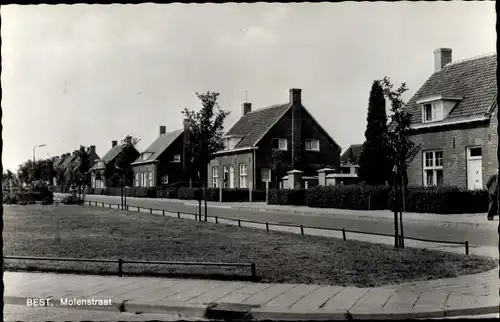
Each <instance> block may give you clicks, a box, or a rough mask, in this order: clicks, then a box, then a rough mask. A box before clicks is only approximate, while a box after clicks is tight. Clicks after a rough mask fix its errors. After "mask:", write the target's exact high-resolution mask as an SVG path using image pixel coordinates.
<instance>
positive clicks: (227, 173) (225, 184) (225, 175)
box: [224, 167, 229, 188]
mask: <svg viewBox="0 0 500 322" xmlns="http://www.w3.org/2000/svg"><path fill="white" fill-rule="evenodd" d="M228 181H229V169H228V167H224V188H227V183H228Z"/></svg>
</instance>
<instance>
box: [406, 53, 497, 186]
mask: <svg viewBox="0 0 500 322" xmlns="http://www.w3.org/2000/svg"><path fill="white" fill-rule="evenodd" d="M434 63H435V71H434V73H433V74H432V75H431V76H430V77H429V79H428V80H427V81H426V82H425V83H424V84H423V85H422V87H421V88H420V89H419V90H418V91H417V93H416V94H415V95H413V97H412V98H411V99H410V100H409V101H408V104H407V105H406V107H405V109H406V110H407V111H409V112H410V113H411V116H412V124H413V126H412V128H413V135H412V139H413V141H414V142H415V143H417V144H419V145H421V151H420V152H419V153H418V154H417V155H416V156H415V158H414V159H413V160H412V161H411V162H410V164H409V167H408V181H409V185H413V186H432V185H437V186H441V185H454V186H463V187H467V188H469V189H478V188H482V187H484V185H485V183H486V181H487V179H488V177H489V176H490V175H492V174H494V173H495V171H496V169H497V168H498V162H497V144H498V137H497V118H496V116H495V115H496V113H497V80H496V68H497V56H496V54H492V55H484V56H481V57H476V58H469V59H465V60H461V61H456V62H453V61H452V51H451V49H447V48H439V49H436V50H435V51H434Z"/></svg>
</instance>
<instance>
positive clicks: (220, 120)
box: [182, 91, 230, 183]
mask: <svg viewBox="0 0 500 322" xmlns="http://www.w3.org/2000/svg"><path fill="white" fill-rule="evenodd" d="M219 95H220V94H219V93H215V92H211V91H208V92H207V93H204V94H199V93H196V96H197V97H198V99H199V100H200V101H201V105H202V106H201V109H200V110H199V111H193V110H189V109H187V108H186V109H184V110H183V111H182V114H183V115H184V117H185V118H186V119H187V120H188V122H189V137H190V143H191V148H190V159H191V160H190V161H191V162H190V163H191V167H190V169H189V170H188V171H189V175H190V177H191V178H193V177H195V178H197V180H198V181H199V182H203V183H206V178H207V169H208V168H207V167H208V163H209V162H210V161H211V160H212V159H213V158H214V153H215V152H217V151H220V150H222V149H223V148H224V144H223V142H222V136H223V128H224V120H225V119H226V117H227V116H228V115H229V113H230V112H229V111H224V110H222V109H221V108H220V106H219V104H218V102H217V100H218V98H219Z"/></svg>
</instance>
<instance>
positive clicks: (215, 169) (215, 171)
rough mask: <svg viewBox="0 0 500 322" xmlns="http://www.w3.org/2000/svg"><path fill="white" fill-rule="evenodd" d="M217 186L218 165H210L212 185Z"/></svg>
mask: <svg viewBox="0 0 500 322" xmlns="http://www.w3.org/2000/svg"><path fill="white" fill-rule="evenodd" d="M218 186H219V167H212V187H213V188H217V187H218Z"/></svg>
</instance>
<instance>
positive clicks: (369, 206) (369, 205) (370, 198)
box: [368, 195, 372, 210]
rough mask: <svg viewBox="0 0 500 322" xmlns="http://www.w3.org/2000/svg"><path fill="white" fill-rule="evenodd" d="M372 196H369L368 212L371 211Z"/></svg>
mask: <svg viewBox="0 0 500 322" xmlns="http://www.w3.org/2000/svg"><path fill="white" fill-rule="evenodd" d="M371 201H372V195H368V210H371Z"/></svg>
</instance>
